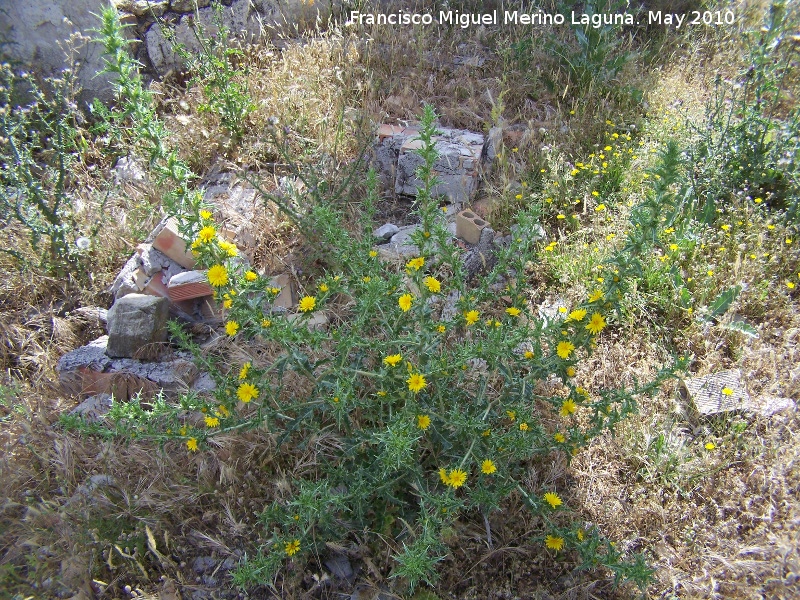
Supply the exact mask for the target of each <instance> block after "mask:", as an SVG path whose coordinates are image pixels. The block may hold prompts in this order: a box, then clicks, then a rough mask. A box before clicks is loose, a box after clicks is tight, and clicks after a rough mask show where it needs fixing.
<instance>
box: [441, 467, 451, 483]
mask: <svg viewBox="0 0 800 600" xmlns="http://www.w3.org/2000/svg"><path fill="white" fill-rule="evenodd" d="M439 479H441V480H442V483H443V484H445V485H450V477H449V476H448V475H447V471H445V470H444V469H439Z"/></svg>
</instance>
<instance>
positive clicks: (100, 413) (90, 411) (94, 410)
mask: <svg viewBox="0 0 800 600" xmlns="http://www.w3.org/2000/svg"><path fill="white" fill-rule="evenodd" d="M112 398H113V396H112V395H111V394H95V395H94V396H89V397H88V398H87V399H86V400H84V401H83V402H81V403H80V404H79V405H78V406H76V407H75V408H73V409H72V410H71V411H69V414H71V415H80V416H82V417H83V418H84V420H85V421H88V422H90V423H95V422H97V421H101V420H102V419H103V417H104V416H106V414H108V411H109V410H111V400H112Z"/></svg>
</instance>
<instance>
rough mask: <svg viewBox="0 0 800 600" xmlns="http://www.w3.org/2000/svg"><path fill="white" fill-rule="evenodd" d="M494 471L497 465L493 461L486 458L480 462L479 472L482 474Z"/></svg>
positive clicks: (489, 473)
mask: <svg viewBox="0 0 800 600" xmlns="http://www.w3.org/2000/svg"><path fill="white" fill-rule="evenodd" d="M495 471H497V467H496V466H495V464H494V462H492V461H491V460H489V459H488V458H487V459H486V460H485V461H483V462H482V463H481V473H483V474H484V475H491V474H492V473H494V472H495Z"/></svg>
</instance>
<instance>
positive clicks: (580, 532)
mask: <svg viewBox="0 0 800 600" xmlns="http://www.w3.org/2000/svg"><path fill="white" fill-rule="evenodd" d="M575 536H576V537H577V538H578V541H579V542H582V541H583V537H584V533H583V529H578V532H577V533H576V534H575Z"/></svg>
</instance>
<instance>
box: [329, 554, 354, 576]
mask: <svg viewBox="0 0 800 600" xmlns="http://www.w3.org/2000/svg"><path fill="white" fill-rule="evenodd" d="M325 566H326V567H327V568H328V570H329V571H330V572H331V575H333V576H334V577H335V578H336V579H350V578H351V577H352V576H353V574H354V573H353V567H352V565H351V564H350V561H349V560H348V558H347V557H346V556H345V555H344V554H340V553H336V554H331V555H330V556H329V557H328V558H326V559H325Z"/></svg>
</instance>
